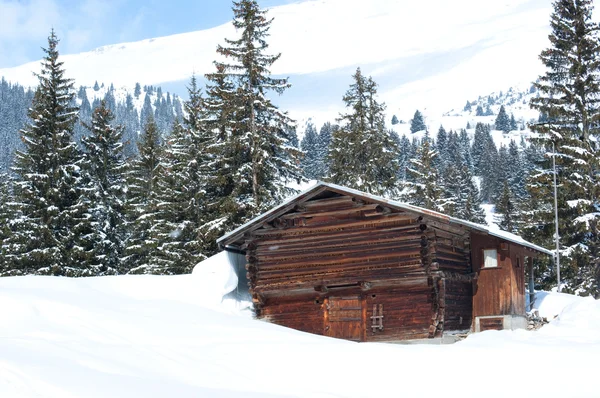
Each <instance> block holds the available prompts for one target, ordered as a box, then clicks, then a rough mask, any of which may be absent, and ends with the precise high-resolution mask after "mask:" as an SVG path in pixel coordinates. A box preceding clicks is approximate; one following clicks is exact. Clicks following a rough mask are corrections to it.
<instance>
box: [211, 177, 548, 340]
mask: <svg viewBox="0 0 600 398" xmlns="http://www.w3.org/2000/svg"><path fill="white" fill-rule="evenodd" d="M218 243H219V245H220V246H221V247H222V248H223V249H225V250H228V251H232V252H237V253H240V254H244V255H245V257H246V270H247V279H248V286H249V291H250V294H251V296H252V300H253V302H254V306H255V310H256V315H257V317H258V318H261V319H265V320H268V321H270V322H273V323H276V324H279V325H283V326H287V327H290V328H294V329H298V330H302V331H306V332H310V333H315V334H320V335H326V336H331V337H336V338H342V339H348V340H354V341H388V342H392V341H401V340H418V339H434V338H438V339H439V338H442V337H443V338H444V340H446V339H448V338H449V337H451V336H452V335H453V334H456V333H458V332H465V331H472V332H477V331H483V330H487V329H514V328H519V327H525V326H526V325H527V322H526V318H525V312H526V308H525V285H526V283H527V281H526V280H525V267H533V262H532V259H533V258H534V257H536V256H539V255H552V252H550V251H548V250H546V249H544V248H542V247H539V246H536V245H534V244H532V243H529V242H526V241H524V240H522V239H521V238H519V237H517V236H515V235H512V234H509V233H505V232H502V231H498V230H490V229H489V228H488V227H486V226H483V225H478V224H474V223H471V222H468V221H463V220H459V219H456V218H452V217H448V216H446V215H443V214H440V213H436V212H432V211H429V210H425V209H422V208H419V207H415V206H411V205H408V204H405V203H400V202H395V201H391V200H388V199H385V198H381V197H377V196H373V195H369V194H366V193H363V192H359V191H356V190H353V189H349V188H345V187H341V186H337V185H333V184H327V183H322V182H321V183H318V184H317V185H315V186H313V187H312V188H310V189H308V190H307V191H305V192H303V193H301V194H299V195H297V196H295V197H293V198H292V199H290V200H288V201H286V202H285V203H283V204H281V205H280V206H278V207H276V208H274V209H272V210H271V211H269V212H267V213H265V214H263V215H261V216H259V217H257V218H255V219H254V220H252V221H250V222H248V223H247V224H245V225H243V226H241V227H240V228H238V229H236V230H234V231H232V232H231V233H229V234H227V235H225V236H223V237H221V238H220V239H219V240H218ZM530 274H531V273H530Z"/></svg>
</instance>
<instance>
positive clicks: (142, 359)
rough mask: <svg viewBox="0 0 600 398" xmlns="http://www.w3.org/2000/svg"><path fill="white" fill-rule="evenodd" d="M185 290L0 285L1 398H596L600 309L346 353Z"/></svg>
mask: <svg viewBox="0 0 600 398" xmlns="http://www.w3.org/2000/svg"><path fill="white" fill-rule="evenodd" d="M222 259H223V257H222V256H221V257H218V258H216V259H212V260H211V261H209V262H206V263H203V265H202V266H201V267H197V268H196V270H195V272H194V273H193V274H192V275H185V276H118V277H103V278H89V279H67V278H53V277H37V276H27V277H14V278H2V279H0V397H2V398H12V397H19V398H21V397H60V398H70V397H178V398H179V397H267V398H268V397H289V396H292V397H315V398H317V397H318V398H329V397H396V396H406V397H430V396H437V395H443V396H444V397H449V398H451V397H471V396H472V397H480V396H482V393H483V392H484V393H485V394H484V395H485V396H487V397H512V396H514V397H521V396H539V397H595V396H599V394H600V390H599V389H598V387H597V382H596V380H597V375H598V371H599V370H600V366H599V365H598V358H600V302H599V301H594V300H593V299H582V298H577V297H573V296H569V295H557V294H554V293H541V294H538V300H537V303H536V306H537V307H538V308H539V311H540V313H541V314H542V315H543V316H547V317H550V318H553V317H554V315H557V314H560V315H559V317H558V318H556V319H554V320H553V321H552V322H551V323H550V324H549V325H546V326H544V327H543V328H542V329H541V330H539V331H537V332H528V331H523V330H522V331H515V332H509V331H503V332H497V331H488V332H484V333H480V334H476V335H471V336H470V337H468V338H467V339H466V340H465V341H462V342H460V343H457V344H454V345H445V346H433V345H394V344H374V343H363V344H357V343H352V342H347V341H342V340H335V339H331V338H327V337H320V336H314V335H310V334H306V333H302V332H298V331H294V330H290V329H286V328H283V327H279V326H276V325H271V324H268V323H265V322H262V321H257V320H253V319H252V316H251V313H250V311H248V309H247V308H246V307H245V306H244V305H239V303H237V302H233V301H231V300H225V301H224V302H222V303H220V296H221V295H222V294H224V293H225V292H227V291H229V290H230V289H232V288H233V287H234V286H235V279H236V278H235V276H234V275H232V273H231V269H230V268H228V266H227V265H225V264H224V262H223V261H222Z"/></svg>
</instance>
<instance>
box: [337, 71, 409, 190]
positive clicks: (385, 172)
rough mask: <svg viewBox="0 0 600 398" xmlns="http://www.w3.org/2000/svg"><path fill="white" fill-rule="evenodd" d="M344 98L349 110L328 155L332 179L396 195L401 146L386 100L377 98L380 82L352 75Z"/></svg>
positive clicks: (353, 186) (343, 115)
mask: <svg viewBox="0 0 600 398" xmlns="http://www.w3.org/2000/svg"><path fill="white" fill-rule="evenodd" d="M353 79H354V83H353V84H352V85H351V86H350V88H349V89H348V91H347V92H346V95H345V96H344V98H343V100H344V103H345V104H346V108H347V109H348V113H345V114H341V115H340V119H339V121H340V122H342V125H341V128H340V129H339V130H337V131H335V132H334V133H333V136H332V141H331V146H330V152H329V158H330V161H331V164H330V173H331V176H330V179H331V181H332V182H334V183H336V184H340V185H345V186H348V187H351V188H355V189H358V190H361V191H365V192H368V193H372V194H375V195H394V194H395V193H396V191H397V188H398V160H397V157H396V154H397V152H398V149H397V147H396V143H395V142H394V141H393V140H392V138H391V137H390V135H389V132H388V131H387V130H386V129H385V125H384V114H383V111H384V109H385V105H384V104H380V103H379V102H378V101H377V99H376V96H377V85H376V83H375V82H374V81H373V80H372V79H371V78H370V77H368V78H366V77H364V76H363V74H362V72H361V70H360V68H358V69H357V70H356V73H355V74H354V75H353Z"/></svg>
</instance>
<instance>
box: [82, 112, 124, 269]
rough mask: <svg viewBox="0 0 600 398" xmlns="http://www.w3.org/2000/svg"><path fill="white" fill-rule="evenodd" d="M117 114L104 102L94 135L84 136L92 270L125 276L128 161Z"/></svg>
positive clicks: (95, 119)
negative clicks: (123, 259)
mask: <svg viewBox="0 0 600 398" xmlns="http://www.w3.org/2000/svg"><path fill="white" fill-rule="evenodd" d="M113 120H114V115H113V114H112V112H111V111H110V110H109V109H108V108H107V107H106V103H105V102H104V101H102V103H101V104H100V107H98V108H96V109H95V110H94V113H93V115H92V123H91V124H90V125H86V128H87V129H88V130H89V131H90V135H89V136H87V137H84V139H83V147H84V151H85V156H84V163H83V168H84V170H85V172H86V177H87V179H88V185H87V187H86V188H87V189H86V191H87V192H86V197H87V200H88V208H89V210H88V211H89V212H90V215H91V223H92V233H91V243H92V245H93V255H94V257H93V260H92V267H93V270H94V271H93V272H94V274H95V275H111V274H117V273H123V272H124V271H125V270H124V269H122V268H121V264H120V263H121V257H122V254H123V250H124V245H125V238H126V235H125V210H124V208H125V192H126V190H127V187H126V184H125V161H124V159H123V143H122V141H121V138H122V131H123V127H122V126H117V127H114V126H112V125H111V124H112V122H113Z"/></svg>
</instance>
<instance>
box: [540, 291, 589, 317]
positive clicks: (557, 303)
mask: <svg viewBox="0 0 600 398" xmlns="http://www.w3.org/2000/svg"><path fill="white" fill-rule="evenodd" d="M589 300H591V301H594V299H593V298H591V297H579V296H574V295H572V294H565V293H557V292H536V293H535V302H534V303H533V308H534V309H536V310H538V312H539V314H540V316H541V317H544V318H547V319H548V320H552V319H554V318H555V317H557V316H558V315H559V314H560V313H561V312H562V311H563V310H564V309H565V308H566V307H568V306H570V305H572V304H575V303H581V302H587V301H589Z"/></svg>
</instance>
